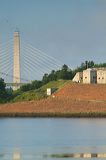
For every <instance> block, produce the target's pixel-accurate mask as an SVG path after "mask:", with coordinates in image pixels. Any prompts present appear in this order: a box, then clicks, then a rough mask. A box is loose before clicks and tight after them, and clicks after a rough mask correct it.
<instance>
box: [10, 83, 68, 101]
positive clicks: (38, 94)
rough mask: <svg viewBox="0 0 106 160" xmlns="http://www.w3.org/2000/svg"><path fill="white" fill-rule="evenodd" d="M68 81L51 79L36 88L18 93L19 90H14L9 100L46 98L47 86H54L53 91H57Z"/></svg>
mask: <svg viewBox="0 0 106 160" xmlns="http://www.w3.org/2000/svg"><path fill="white" fill-rule="evenodd" d="M68 82H70V81H68V80H58V81H51V82H49V83H47V84H46V85H43V86H42V87H41V88H39V89H36V90H31V91H27V92H20V93H18V92H19V91H16V92H15V93H14V95H16V96H14V98H13V99H12V100H11V102H22V101H31V100H40V99H44V98H47V94H46V90H47V88H54V89H55V91H57V90H59V89H61V88H62V87H63V86H64V85H65V84H66V83H68Z"/></svg>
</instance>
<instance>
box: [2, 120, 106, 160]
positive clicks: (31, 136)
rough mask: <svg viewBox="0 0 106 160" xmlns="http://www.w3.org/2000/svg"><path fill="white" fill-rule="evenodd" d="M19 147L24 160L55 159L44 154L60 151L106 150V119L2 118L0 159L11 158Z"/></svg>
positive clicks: (101, 151) (104, 151)
mask: <svg viewBox="0 0 106 160" xmlns="http://www.w3.org/2000/svg"><path fill="white" fill-rule="evenodd" d="M16 150H18V151H19V152H20V153H21V155H22V159H23V160H35V159H48V160H55V159H56V158H52V157H45V155H51V154H60V153H84V152H85V153H106V119H83V118H82V119H71V118H1V119H0V160H10V159H12V156H13V153H14V152H15V151H16ZM57 159H61V158H57ZM62 159H64V160H65V159H67V158H62ZM71 159H73V158H71Z"/></svg>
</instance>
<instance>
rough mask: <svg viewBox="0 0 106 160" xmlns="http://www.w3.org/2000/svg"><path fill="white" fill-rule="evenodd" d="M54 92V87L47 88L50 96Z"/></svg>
mask: <svg viewBox="0 0 106 160" xmlns="http://www.w3.org/2000/svg"><path fill="white" fill-rule="evenodd" d="M51 94H52V88H47V96H50V95H51Z"/></svg>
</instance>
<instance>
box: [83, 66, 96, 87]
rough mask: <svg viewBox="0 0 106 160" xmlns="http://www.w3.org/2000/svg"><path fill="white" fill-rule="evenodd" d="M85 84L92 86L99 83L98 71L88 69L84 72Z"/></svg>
mask: <svg viewBox="0 0 106 160" xmlns="http://www.w3.org/2000/svg"><path fill="white" fill-rule="evenodd" d="M83 83H87V84H91V83H97V70H96V69H90V68H88V69H86V70H84V71H83Z"/></svg>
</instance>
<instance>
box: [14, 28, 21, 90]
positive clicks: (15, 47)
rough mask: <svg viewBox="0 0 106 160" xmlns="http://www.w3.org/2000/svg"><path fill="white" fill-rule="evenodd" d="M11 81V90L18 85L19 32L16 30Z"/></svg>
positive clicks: (19, 77)
mask: <svg viewBox="0 0 106 160" xmlns="http://www.w3.org/2000/svg"><path fill="white" fill-rule="evenodd" d="M13 83H14V84H15V85H14V87H13V90H17V89H18V88H19V87H20V83H21V75H20V34H19V32H18V31H16V32H14V62H13Z"/></svg>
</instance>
